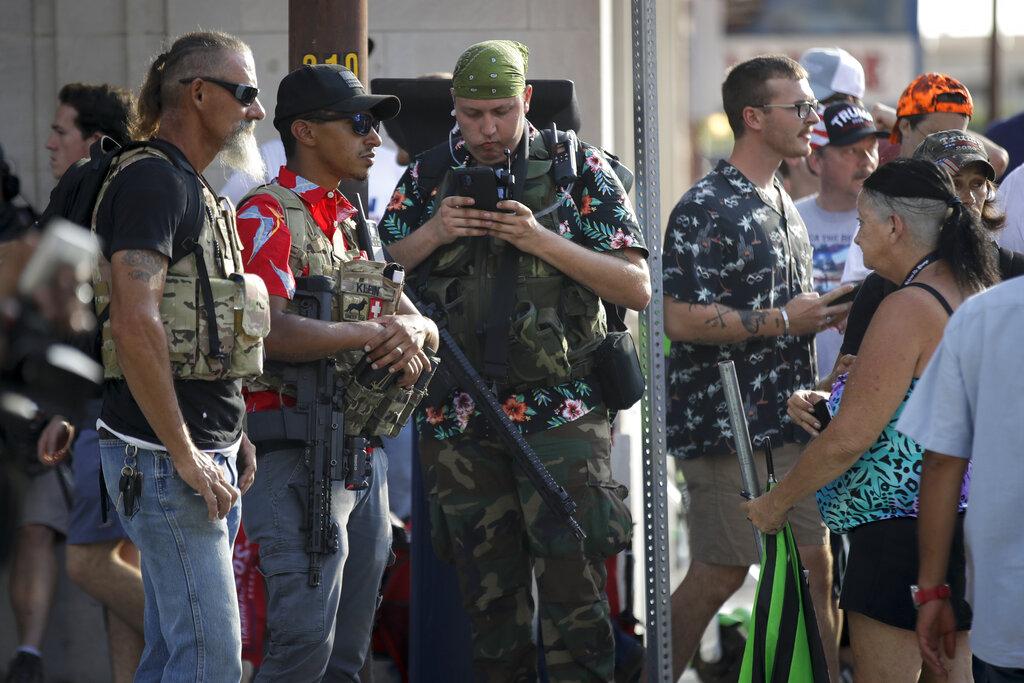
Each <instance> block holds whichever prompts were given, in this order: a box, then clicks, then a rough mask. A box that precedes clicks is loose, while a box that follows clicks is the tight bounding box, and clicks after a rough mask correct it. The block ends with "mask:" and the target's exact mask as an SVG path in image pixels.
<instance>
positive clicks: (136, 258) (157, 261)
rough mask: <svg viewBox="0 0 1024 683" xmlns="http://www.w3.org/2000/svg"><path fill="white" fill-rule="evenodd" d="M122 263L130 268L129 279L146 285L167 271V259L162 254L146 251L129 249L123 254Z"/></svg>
mask: <svg viewBox="0 0 1024 683" xmlns="http://www.w3.org/2000/svg"><path fill="white" fill-rule="evenodd" d="M121 262H122V263H123V264H124V265H126V266H128V267H129V268H130V270H129V271H128V279H130V280H139V281H142V282H145V283H147V284H148V283H149V281H150V280H151V279H152V278H153V276H154V275H160V274H162V273H164V271H165V270H166V269H167V259H166V258H165V257H163V256H161V255H160V254H157V253H156V252H153V251H148V250H145V249H129V250H127V251H125V252H124V253H123V254H121Z"/></svg>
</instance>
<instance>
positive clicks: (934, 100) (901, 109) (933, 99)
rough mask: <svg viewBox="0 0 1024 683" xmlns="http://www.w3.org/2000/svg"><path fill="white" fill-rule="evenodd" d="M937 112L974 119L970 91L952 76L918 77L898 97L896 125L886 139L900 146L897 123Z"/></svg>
mask: <svg viewBox="0 0 1024 683" xmlns="http://www.w3.org/2000/svg"><path fill="white" fill-rule="evenodd" d="M936 112H949V113H952V114H964V115H965V116H967V117H968V118H970V117H971V116H973V115H974V102H973V101H972V100H971V91H970V90H968V89H967V86H966V85H964V84H963V83H961V82H960V81H958V80H956V79H955V78H953V77H952V76H947V75H946V74H940V73H934V72H931V73H926V74H921V75H920V76H918V77H917V78H915V79H914V80H912V81H911V82H910V85H908V86H907V88H906V89H905V90H904V91H903V94H902V95H900V101H899V103H897V105H896V125H895V126H893V129H892V133H891V134H890V135H889V142H891V143H893V144H894V145H895V144H899V142H900V138H901V135H900V129H899V125H900V119H902V118H904V117H906V116H917V115H919V114H934V113H936Z"/></svg>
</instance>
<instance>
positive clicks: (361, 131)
mask: <svg viewBox="0 0 1024 683" xmlns="http://www.w3.org/2000/svg"><path fill="white" fill-rule="evenodd" d="M338 118H339V119H348V120H349V121H351V122H352V132H353V133H355V134H356V135H359V136H361V137H366V136H367V135H369V134H370V130H375V131H377V132H378V133H379V132H380V120H379V119H378V118H376V117H375V116H374V115H373V114H364V113H362V112H357V113H355V114H338Z"/></svg>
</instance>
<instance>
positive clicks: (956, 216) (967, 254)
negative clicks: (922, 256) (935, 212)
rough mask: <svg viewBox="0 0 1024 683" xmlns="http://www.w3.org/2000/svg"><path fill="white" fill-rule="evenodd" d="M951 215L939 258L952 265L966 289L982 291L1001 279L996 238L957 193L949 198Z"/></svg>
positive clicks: (941, 234) (942, 230) (945, 224)
mask: <svg viewBox="0 0 1024 683" xmlns="http://www.w3.org/2000/svg"><path fill="white" fill-rule="evenodd" d="M946 203H947V204H949V206H950V212H949V215H948V216H947V217H946V220H945V221H943V223H942V225H941V226H940V227H939V243H938V246H937V247H936V249H935V252H936V254H937V255H938V256H939V258H941V259H943V260H945V261H946V263H948V264H949V267H950V269H951V270H952V271H953V277H955V278H956V281H957V284H959V285H960V286H961V287H962V288H964V289H967V290H971V291H980V290H982V289H985V288H986V287H991V286H992V285H994V284H996V283H997V282H999V279H1000V278H999V266H998V261H997V259H996V255H995V250H993V249H992V239H991V236H990V235H989V234H988V231H987V230H986V229H985V227H984V225H983V224H982V223H981V221H979V220H978V219H977V217H976V216H975V215H974V214H973V213H971V211H970V210H969V209H968V208H967V207H966V206H964V205H963V202H961V201H960V198H959V197H958V196H956V195H955V194H954V195H952V196H951V197H950V198H949V199H947V200H946Z"/></svg>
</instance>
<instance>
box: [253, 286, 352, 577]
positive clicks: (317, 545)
mask: <svg viewBox="0 0 1024 683" xmlns="http://www.w3.org/2000/svg"><path fill="white" fill-rule="evenodd" d="M295 285H296V286H295V298H294V299H293V301H294V302H295V304H296V305H297V307H298V309H299V310H298V313H299V315H301V316H303V317H305V318H313V319H317V320H331V306H332V301H333V296H334V294H333V290H334V282H333V281H332V280H331V278H328V277H323V276H316V277H305V278H301V277H300V278H296V279H295ZM280 371H281V374H282V375H283V377H284V380H285V382H286V383H287V384H290V385H293V386H294V387H295V391H296V397H295V406H294V407H292V408H282V409H281V410H278V411H274V410H268V411H264V412H261V413H253V414H251V415H249V416H248V430H249V438H250V439H252V440H253V442H259V441H268V440H282V439H283V440H289V441H301V442H303V444H304V446H303V447H304V449H305V453H304V458H305V464H306V467H307V469H308V470H309V479H308V483H309V490H308V491H307V495H306V528H305V532H306V552H307V553H308V554H309V585H310V586H319V585H320V579H321V573H322V570H321V558H322V556H323V555H325V554H328V553H334V552H336V551H337V550H338V546H339V543H340V530H339V529H338V525H337V524H335V523H334V521H333V520H332V519H331V482H334V481H342V480H343V479H344V478H345V470H344V444H345V427H344V424H345V423H344V411H343V410H342V403H343V396H342V390H343V387H342V386H341V385H340V383H339V382H338V381H337V380H338V377H337V374H338V372H337V368H336V365H335V362H334V360H333V359H331V358H323V359H320V360H318V361H313V362H310V363H298V364H282V365H281V366H280Z"/></svg>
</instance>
